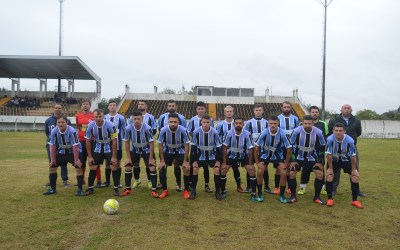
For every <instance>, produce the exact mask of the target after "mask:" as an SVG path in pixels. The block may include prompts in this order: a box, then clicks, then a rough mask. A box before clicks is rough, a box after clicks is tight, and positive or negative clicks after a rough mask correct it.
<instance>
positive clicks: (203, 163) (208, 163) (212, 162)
mask: <svg viewBox="0 0 400 250" xmlns="http://www.w3.org/2000/svg"><path fill="white" fill-rule="evenodd" d="M215 162H216V161H215V160H208V161H197V165H199V168H201V167H210V168H213V167H214V166H215Z"/></svg>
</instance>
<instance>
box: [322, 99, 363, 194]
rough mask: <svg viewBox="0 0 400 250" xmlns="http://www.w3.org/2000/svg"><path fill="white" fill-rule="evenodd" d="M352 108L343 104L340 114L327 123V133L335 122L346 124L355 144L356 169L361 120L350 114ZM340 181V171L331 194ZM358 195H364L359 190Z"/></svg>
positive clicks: (347, 132)
mask: <svg viewBox="0 0 400 250" xmlns="http://www.w3.org/2000/svg"><path fill="white" fill-rule="evenodd" d="M352 111H353V110H352V108H351V105H350V104H344V105H343V106H342V108H341V109H340V115H338V116H336V117H334V118H332V119H331V120H330V121H329V124H328V130H329V135H331V134H332V130H333V126H334V125H335V124H336V123H342V124H344V125H345V126H346V134H347V135H349V136H350V137H351V138H353V140H354V145H355V146H356V152H357V155H356V160H357V162H356V167H357V170H358V167H359V158H358V150H357V137H359V136H360V135H361V133H362V128H361V122H360V120H358V119H357V118H356V117H355V116H353V115H352V114H351V112H352ZM339 182H340V172H339V174H335V177H334V180H333V192H332V193H333V194H336V192H337V187H338V186H339ZM358 195H359V196H361V197H364V196H365V195H364V194H363V193H362V192H361V190H360V191H359V194H358Z"/></svg>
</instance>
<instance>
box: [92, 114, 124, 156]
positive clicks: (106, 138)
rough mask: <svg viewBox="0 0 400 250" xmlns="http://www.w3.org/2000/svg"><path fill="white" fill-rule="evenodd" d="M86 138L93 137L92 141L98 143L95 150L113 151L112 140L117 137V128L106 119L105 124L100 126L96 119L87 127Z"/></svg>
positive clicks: (99, 151)
mask: <svg viewBox="0 0 400 250" xmlns="http://www.w3.org/2000/svg"><path fill="white" fill-rule="evenodd" d="M85 138H86V140H90V139H91V138H93V139H94V140H93V141H92V143H96V145H95V148H94V152H96V153H111V152H112V148H111V140H112V139H114V138H117V129H116V128H115V126H114V124H112V123H111V122H109V121H106V120H104V122H103V125H102V126H101V127H98V126H97V125H96V122H95V121H91V122H90V123H89V125H88V127H87V129H86V133H85Z"/></svg>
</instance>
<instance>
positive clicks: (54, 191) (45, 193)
mask: <svg viewBox="0 0 400 250" xmlns="http://www.w3.org/2000/svg"><path fill="white" fill-rule="evenodd" d="M56 193H57V190H55V189H52V188H50V189H49V190H47V191H46V192H44V193H43V195H51V194H56Z"/></svg>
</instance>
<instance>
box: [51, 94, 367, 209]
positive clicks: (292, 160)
mask: <svg viewBox="0 0 400 250" xmlns="http://www.w3.org/2000/svg"><path fill="white" fill-rule="evenodd" d="M110 105H111V106H116V104H115V103H113V102H110ZM146 106H147V104H146V103H145V102H144V101H141V102H139V106H138V111H137V112H135V113H134V114H133V115H132V117H131V120H132V121H130V122H129V123H128V124H129V125H128V126H127V127H126V128H124V124H125V122H124V119H123V117H121V118H120V117H118V115H117V114H116V111H115V112H111V111H113V108H110V106H109V111H110V114H108V115H107V116H108V117H107V116H106V119H104V112H103V111H102V110H99V109H97V110H95V111H94V121H92V122H90V123H89V124H88V126H87V127H86V128H85V129H82V127H81V130H84V131H83V132H84V133H85V139H86V141H85V148H86V152H87V154H88V162H89V166H90V173H89V178H88V189H87V190H86V191H85V192H82V182H83V174H82V171H81V169H82V161H80V159H78V158H79V157H78V155H79V154H78V152H79V149H76V148H78V147H79V145H80V144H78V143H75V144H74V143H71V142H70V143H69V144H68V140H65V132H66V130H64V129H62V124H60V125H59V121H60V123H65V125H66V122H67V120H66V119H64V118H60V119H58V120H57V126H58V129H53V130H52V133H51V135H50V152H51V153H50V155H51V160H50V169H51V171H50V172H51V173H50V183H51V184H53V183H55V180H54V177H55V178H56V171H54V169H55V168H56V167H57V165H60V166H61V165H63V164H66V162H68V161H69V162H73V164H74V165H75V166H76V169H77V176H78V177H77V180H78V192H77V195H90V194H93V184H94V180H95V178H96V171H97V170H98V169H99V166H100V164H102V162H103V161H104V160H105V161H106V162H107V164H106V165H107V166H109V169H110V170H111V172H112V177H113V181H114V194H115V195H120V194H119V192H118V185H119V181H120V176H121V167H120V160H121V158H122V140H124V141H125V150H126V154H127V159H126V162H125V185H126V189H125V191H124V192H123V193H122V194H121V196H126V195H129V194H130V193H131V192H132V191H131V190H132V189H131V179H132V170H133V171H134V175H135V183H139V179H138V177H139V175H138V174H137V173H138V170H140V168H139V162H140V158H143V159H144V161H145V165H146V166H147V168H148V178H149V180H151V185H152V187H151V188H152V192H151V195H152V196H153V197H157V198H165V197H167V196H168V189H167V180H166V178H167V177H166V176H167V175H166V171H167V166H171V165H174V173H175V177H176V182H177V190H178V191H180V190H181V169H180V166H182V169H183V172H184V192H183V196H184V198H185V199H195V197H196V195H197V193H196V187H197V180H198V168H199V167H203V168H205V169H206V168H207V169H208V167H212V168H213V169H214V183H215V197H216V198H217V199H218V200H222V199H225V198H226V194H227V193H226V190H225V186H226V174H227V172H228V170H229V169H230V168H231V167H232V168H233V169H235V170H236V171H237V172H239V171H238V169H237V168H238V167H239V165H241V166H242V167H245V168H246V170H247V173H248V176H249V182H250V185H248V186H251V198H250V199H251V200H252V201H260V202H261V201H263V200H264V197H263V192H262V191H263V190H262V182H263V177H264V173H265V169H266V167H267V166H268V164H269V163H273V164H274V166H275V167H276V168H277V174H276V176H275V180H276V182H278V183H279V199H280V201H281V202H282V203H293V202H296V201H297V197H296V195H295V194H296V186H297V183H296V174H297V171H299V169H300V167H301V168H303V172H307V173H308V176H309V173H310V172H311V171H313V172H314V173H315V175H316V179H315V183H314V186H315V196H314V199H313V200H314V202H316V203H319V204H325V202H324V201H323V200H322V199H321V197H320V192H321V189H322V186H323V184H324V170H323V161H324V153H325V144H326V143H325V139H324V136H323V132H322V131H321V130H320V129H318V128H316V127H315V128H314V127H313V118H312V117H311V116H305V117H304V118H303V124H302V126H301V127H297V126H298V119H297V117H295V116H294V115H292V114H291V105H290V103H288V102H285V103H283V106H282V114H281V115H280V116H279V117H276V116H270V117H269V123H268V122H267V121H266V120H265V119H263V118H262V106H260V105H256V106H255V107H254V113H255V117H254V118H253V119H251V120H249V121H247V122H246V126H245V123H244V120H243V118H240V117H236V118H235V119H234V120H233V109H232V107H230V106H227V107H225V110H224V111H225V112H224V113H225V120H224V121H222V122H221V123H219V124H218V126H217V130H216V129H214V128H213V126H212V119H211V117H210V116H208V115H205V114H204V113H205V108H206V107H205V104H204V103H201V102H200V103H198V104H197V107H196V112H197V115H196V116H195V117H193V118H192V119H191V120H190V122H189V125H188V128H187V129H186V128H185V125H186V121H185V119H184V117H183V116H182V115H180V114H177V113H176V104H175V102H173V101H170V102H168V106H167V111H168V112H167V113H165V114H163V115H162V116H160V118H159V119H158V127H159V128H161V129H160V133H159V137H158V140H157V142H158V145H159V156H160V162H159V164H158V166H157V167H158V169H159V174H160V182H161V185H162V190H163V191H162V193H161V194H158V193H157V191H156V181H157V172H156V163H155V155H154V139H153V135H154V134H155V132H156V131H155V127H154V125H155V121H154V118H153V117H152V116H151V115H150V114H148V113H147V112H146V109H147V107H146ZM146 116H147V117H146ZM77 118H78V117H77ZM146 118H147V119H146ZM63 120H64V122H63ZM77 124H78V119H77ZM279 125H280V127H279ZM267 126H268V128H267ZM244 127H245V129H244ZM296 127H297V128H296ZM66 128H68V129H70V130H71V129H73V128H72V127H69V126H66ZM283 128H285V129H283ZM78 129H79V125H78ZM335 129H338V130H341V133H338V136H340V134H342V135H343V136H342V138H341V140H340V143H339V144H338V145H336V146H335V145H334V144H335V143H331V144H332V145H331V146H329V145H330V144H328V147H327V154H328V170H327V174H328V178H327V191H328V202H327V205H330V206H331V205H333V199H332V185H331V184H332V180H330V177H331V176H332V175H333V171H331V170H333V167H334V164H333V162H336V163H339V165H338V166H336V167H339V168H344V169H345V172H346V171H347V172H349V173H351V174H352V181H351V182H352V189H354V190H353V202H354V201H355V202H357V195H354V194H356V193H357V194H358V190H357V188H358V172H357V170H356V169H355V168H354V166H355V164H351V163H352V159H353V158H354V156H355V148H354V142H352V141H351V140H352V139H351V138H350V137H346V136H344V134H345V126H343V125H341V124H336V125H335V127H334V130H333V131H335ZM63 131H64V132H63ZM71 131H72V130H71ZM72 134H74V132H72ZM188 134H190V136H191V138H192V139H191V144H192V147H191V149H190V147H189V142H190V139H189V136H188ZM63 135H64V136H63ZM335 136H336V133H335V135H334V136H331V137H332V138H333V139H334V138H335ZM72 137H75V142H78V138H77V136H76V132H75V134H74V136H71V140H72ZM331 137H330V138H331ZM332 138H331V139H332ZM345 138H347V140H345V141H343V140H344V139H345ZM338 139H340V138H337V136H336V140H330V141H332V142H337V141H338ZM221 142H223V146H221ZM328 142H329V139H328ZM352 143H353V144H352ZM336 144H337V143H336ZM343 144H345V145H343ZM56 145H57V146H58V150H56ZM74 145H75V146H74ZM93 145H94V146H93ZM351 145H353V147H352V146H351ZM92 146H93V147H92ZM254 146H255V147H254ZM292 146H293V149H294V150H292ZM71 148H73V149H74V150H71ZM335 150H336V151H335ZM337 150H339V152H337ZM343 150H344V151H345V152H344V151H343ZM56 151H58V154H57V153H56ZM72 155H73V156H74V157H72ZM189 155H190V161H189ZM63 156H64V157H63ZM72 158H74V159H72ZM81 158H82V156H81ZM254 163H256V165H257V166H258V171H257V173H256V169H255V168H254ZM348 163H350V164H348ZM353 165H354V166H353ZM329 166H331V167H329ZM106 169H107V168H106ZM135 170H136V171H135ZM191 170H192V171H191ZM54 172H55V173H54ZM109 172H110V171H109ZM331 172H332V173H331ZM54 175H55V176H54ZM234 175H235V180H236V182H237V186H238V188H237V190H238V191H240V189H241V187H240V177H239V176H237V174H234ZM278 176H279V177H278ZM286 176H288V178H286ZM353 176H354V178H353ZM106 177H107V172H106ZM205 177H206V178H205V179H206V180H205V182H206V190H210V188H209V185H208V179H209V178H208V179H207V176H205ZM329 180H330V181H329ZM286 182H288V186H289V189H290V191H291V194H292V195H291V197H290V198H289V199H286V198H285V196H284V190H285V186H286ZM149 183H150V182H149ZM353 184H354V185H353ZM51 186H52V187H51V189H50V190H49V191H48V192H46V193H45V194H51V193H55V184H54V185H51ZM353 186H354V188H353ZM189 189H191V192H190V193H189ZM257 189H258V195H257V194H256V190H257ZM266 189H267V191H268V189H269V188H268V185H267V186H266ZM360 206H361V205H360Z"/></svg>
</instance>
